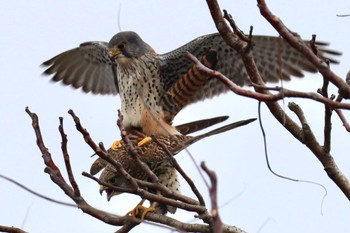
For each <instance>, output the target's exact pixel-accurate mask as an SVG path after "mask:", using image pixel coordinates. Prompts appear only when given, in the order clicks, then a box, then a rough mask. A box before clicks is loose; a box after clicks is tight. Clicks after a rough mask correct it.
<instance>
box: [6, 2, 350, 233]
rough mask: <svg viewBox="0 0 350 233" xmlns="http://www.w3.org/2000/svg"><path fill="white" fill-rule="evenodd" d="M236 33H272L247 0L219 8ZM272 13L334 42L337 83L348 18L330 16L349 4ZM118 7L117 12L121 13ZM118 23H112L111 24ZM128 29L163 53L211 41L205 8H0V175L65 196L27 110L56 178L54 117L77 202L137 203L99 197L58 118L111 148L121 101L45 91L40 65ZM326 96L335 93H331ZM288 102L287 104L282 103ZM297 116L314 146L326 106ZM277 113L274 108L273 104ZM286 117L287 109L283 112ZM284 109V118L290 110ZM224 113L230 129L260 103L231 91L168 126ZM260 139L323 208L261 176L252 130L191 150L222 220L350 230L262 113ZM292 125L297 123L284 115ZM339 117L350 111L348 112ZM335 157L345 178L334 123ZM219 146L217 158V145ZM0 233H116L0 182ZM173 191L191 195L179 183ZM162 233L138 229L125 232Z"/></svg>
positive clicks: (312, 165)
mask: <svg viewBox="0 0 350 233" xmlns="http://www.w3.org/2000/svg"><path fill="white" fill-rule="evenodd" d="M220 4H221V6H222V8H225V9H227V10H228V11H229V12H230V13H231V14H232V15H233V17H234V18H235V20H236V22H237V23H238V25H239V26H240V27H241V29H242V30H245V31H246V32H248V30H249V26H250V25H253V26H254V33H255V34H267V35H277V34H276V32H275V31H274V30H273V28H272V27H271V26H270V25H269V24H268V23H267V22H265V20H264V19H263V18H262V17H261V16H260V14H259V11H258V8H257V7H256V4H257V3H256V1H254V0H249V1H237V0H236V1H228V0H227V1H220ZM268 4H269V6H270V8H271V10H272V11H273V12H274V13H275V14H277V15H278V16H280V17H281V18H282V19H283V20H284V22H285V24H286V25H288V26H289V28H290V29H292V30H294V31H297V32H298V33H299V34H300V35H302V36H303V37H304V38H305V39H309V38H311V35H312V34H317V36H318V39H319V40H322V41H329V42H331V48H333V49H335V50H340V51H342V52H343V56H342V57H340V58H339V60H340V61H341V63H340V65H337V66H334V67H332V68H333V70H334V71H335V72H337V73H338V74H339V75H340V76H342V77H345V74H346V73H347V71H348V70H349V60H350V50H349V45H348V41H349V33H350V27H349V24H350V18H339V17H336V14H347V13H350V2H349V1H348V0H335V1H320V0H309V1H302V0H294V1H286V0H284V1H283V0H282V1H281V0H279V1H277V0H270V1H268ZM120 7H121V11H120V12H121V14H120V16H119V15H118V12H119V8H120ZM118 20H120V22H119V23H118ZM118 24H120V25H121V29H122V30H133V31H136V32H138V33H139V34H140V36H142V37H143V39H144V40H145V41H146V42H147V43H149V44H150V45H151V46H152V47H153V48H154V49H155V50H156V51H158V52H159V53H164V52H167V51H170V50H172V49H175V48H177V47H178V46H180V45H182V44H184V43H186V42H188V41H190V40H192V39H194V38H196V37H198V36H200V35H203V34H208V33H212V32H215V31H216V29H215V27H214V24H213V23H212V20H211V17H210V14H209V11H208V9H207V6H206V3H205V1H199V0H193V1H185V0H182V1H168V0H166V1H165V0H163V1H160V0H149V1H141V0H138V1H112V0H105V1H97V0H95V1H91V0H90V1H86V0H84V1H82V0H79V1H78V0H77V1H67V0H64V1H44V0H37V1H25V0H18V1H6V2H3V4H2V7H1V8H0V26H1V37H0V49H1V50H0V51H1V56H0V66H1V69H0V70H1V71H0V72H1V79H2V82H3V88H2V90H1V91H0V99H1V101H0V105H1V108H0V109H1V121H0V134H1V139H2V140H1V142H0V147H1V148H2V153H1V162H0V173H1V174H4V175H7V176H9V177H12V178H13V179H16V180H17V181H19V182H21V183H22V184H24V185H26V186H28V187H30V188H32V189H34V190H36V191H37V192H40V193H41V194H44V195H47V196H50V197H52V198H55V199H59V200H61V201H66V202H70V199H68V197H66V196H65V194H64V193H63V192H62V191H61V190H60V189H59V188H58V187H57V186H56V185H55V184H53V183H52V182H51V180H50V178H49V176H48V175H47V174H45V173H44V172H43V169H44V165H43V161H42V158H41V154H40V152H39V150H38V149H37V147H36V144H35V136H34V132H33V129H32V127H31V120H30V118H29V117H28V116H27V114H26V113H25V112H24V108H25V106H29V107H30V109H31V110H32V111H33V112H36V113H37V114H38V115H39V117H40V124H41V130H42V133H43V136H44V139H45V143H46V146H47V147H48V148H49V150H50V152H51V153H52V155H53V157H54V159H55V161H56V162H57V164H58V165H59V166H60V168H61V169H62V172H63V173H64V166H63V160H62V156H61V152H60V142H61V141H60V135H59V133H58V130H57V126H58V117H59V116H63V117H64V119H65V122H64V124H65V130H66V133H67V134H68V139H69V144H68V146H69V151H70V155H71V161H72V166H73V169H74V172H75V176H76V178H77V181H78V184H79V185H80V188H81V192H82V195H83V196H84V198H85V199H86V200H87V201H88V202H89V203H90V204H92V205H93V206H95V207H97V208H101V209H104V210H107V211H110V212H114V213H116V214H124V213H126V212H127V211H128V210H130V209H131V208H133V207H134V205H135V204H136V203H137V202H138V201H139V198H138V197H134V196H131V195H127V194H124V195H121V196H118V197H115V198H113V199H112V200H111V202H107V201H106V199H105V196H103V197H101V196H100V195H99V193H98V185H97V184H96V183H94V182H93V181H91V180H89V179H87V178H84V177H82V176H81V175H80V174H81V172H82V171H88V169H89V167H90V165H91V163H92V161H93V159H91V158H90V155H91V154H92V153H93V152H92V150H91V149H90V148H89V147H88V146H87V145H86V144H85V143H84V140H83V139H82V137H81V136H80V134H79V133H78V132H77V131H76V130H75V127H74V123H73V122H72V120H71V118H70V116H69V115H68V114H67V111H68V109H70V108H72V109H74V110H75V112H76V114H78V115H79V116H80V118H81V121H82V123H83V124H84V126H85V127H86V128H87V129H88V130H89V131H90V133H91V136H92V137H93V139H95V140H96V141H103V142H105V144H106V145H109V144H110V143H111V142H112V141H113V140H115V139H117V138H118V137H119V131H118V130H117V126H116V124H115V121H116V115H117V113H116V112H117V109H118V108H119V107H120V100H119V97H114V96H94V95H91V94H84V93H83V92H82V91H77V90H73V89H72V88H71V87H65V86H63V85H61V84H56V83H52V82H50V81H49V78H47V77H44V76H41V73H42V71H43V69H42V68H41V67H39V65H40V64H41V63H42V62H43V61H45V60H47V59H49V58H51V57H53V56H54V55H56V54H58V53H60V52H63V51H65V50H68V49H71V48H73V47H76V46H78V45H79V44H80V43H81V42H84V41H89V40H101V41H109V39H110V38H111V37H112V36H113V35H114V34H115V33H116V32H118V31H119V28H118ZM321 84H322V77H321V76H320V75H310V74H307V75H306V77H305V79H303V80H294V81H293V82H292V83H284V85H285V86H287V87H290V88H295V89H298V90H304V91H316V89H317V88H318V87H320V85H321ZM333 92H334V93H335V94H336V92H335V90H334V89H333ZM289 101H292V100H291V99H286V100H285V105H287V103H288V102H289ZM293 101H295V102H297V103H299V104H300V106H301V107H302V108H303V109H304V110H305V113H306V117H307V118H308V119H309V121H310V124H311V126H312V127H313V129H314V131H315V133H316V135H317V137H318V138H319V139H320V140H321V142H322V137H323V136H322V135H323V134H322V133H323V131H322V130H323V128H322V126H323V106H322V105H321V104H315V103H314V102H312V101H302V100H299V99H294V100H293ZM281 104H283V103H282V102H281ZM285 108H287V107H285ZM287 112H288V113H289V114H291V113H290V111H288V109H287ZM218 115H229V116H230V119H229V121H236V120H240V119H245V118H251V117H257V102H256V101H255V100H251V99H246V98H243V97H239V96H236V95H235V94H233V93H228V94H225V95H222V96H220V97H217V98H214V99H213V100H210V101H205V102H202V103H199V104H195V105H193V106H189V107H188V108H186V109H185V110H184V111H183V112H181V113H180V114H179V115H178V116H177V118H176V122H177V123H184V122H188V121H191V120H196V119H202V118H207V117H213V116H218ZM262 116H263V121H264V125H265V130H266V132H267V140H268V149H269V156H270V161H271V165H272V167H273V168H274V169H275V171H276V172H278V173H280V174H283V175H286V176H290V177H293V178H298V179H304V180H310V181H314V182H319V183H321V184H322V185H324V186H325V187H326V188H327V191H328V195H327V196H326V197H325V200H324V203H323V215H322V214H321V201H322V197H323V195H324V191H323V189H322V188H320V187H319V186H316V185H311V184H305V183H294V182H290V181H286V180H282V179H279V178H277V177H275V176H273V175H272V174H271V173H270V172H269V171H268V169H267V167H266V163H265V158H264V154H263V142H262V137H261V132H260V129H259V126H258V124H257V123H253V124H251V125H248V126H246V127H243V128H240V129H237V130H235V131H232V132H228V133H225V134H222V135H218V136H215V137H213V138H211V139H210V140H203V141H201V142H199V143H197V144H195V145H193V146H191V147H190V151H191V153H192V154H193V155H194V156H195V158H196V160H197V162H198V163H200V161H206V163H207V165H208V166H209V167H210V168H211V169H214V170H215V171H216V172H217V175H218V179H219V203H221V204H224V203H226V202H227V201H228V200H231V199H232V198H234V197H235V196H237V195H239V194H241V195H239V196H238V197H237V198H235V199H234V200H231V201H230V202H229V204H227V205H225V206H224V207H222V208H221V209H220V214H221V217H222V219H223V221H224V222H225V223H227V224H232V225H235V226H238V227H241V228H242V229H244V230H246V231H248V232H251V233H252V232H258V230H259V229H260V228H261V227H262V226H263V225H264V223H266V225H264V227H263V228H262V229H261V231H260V232H269V233H274V232H276V233H277V232H285V233H289V232H324V233H326V232H349V231H350V224H349V217H350V206H349V201H348V200H347V199H346V197H345V196H344V195H343V194H342V192H341V191H340V190H339V189H338V188H337V187H336V186H335V184H334V183H333V182H332V181H330V180H329V179H328V177H327V175H326V173H325V172H324V171H323V168H322V167H321V166H320V163H319V162H318V161H317V159H316V158H315V157H314V155H313V154H311V152H310V151H309V150H307V149H306V147H305V146H303V145H301V144H300V143H298V142H297V141H296V140H295V139H294V138H293V137H292V136H291V135H289V134H288V133H287V132H286V131H285V130H284V129H283V127H282V126H280V125H279V123H277V122H276V120H275V119H274V118H272V117H271V114H270V113H269V111H268V110H267V109H266V108H265V107H263V110H262ZM291 116H292V117H293V118H294V119H295V117H294V116H293V114H291ZM346 116H348V113H346ZM332 137H333V141H332V143H333V144H332V151H331V152H332V155H333V156H334V157H335V160H336V162H337V163H338V165H339V167H340V168H341V169H342V170H343V172H344V173H345V174H346V175H347V176H348V177H350V157H349V155H348V151H349V144H347V143H345V142H347V141H348V140H349V135H348V133H346V132H345V130H344V129H343V127H342V124H341V122H340V121H339V120H338V119H337V116H336V115H334V116H333V133H332ZM215 145H220V148H221V149H220V150H217V148H215ZM177 159H178V162H179V163H180V164H181V165H182V166H183V169H184V170H185V171H187V172H188V173H189V174H190V176H191V177H192V178H193V180H194V181H195V182H196V183H197V185H198V187H199V189H200V190H201V192H202V194H203V195H204V196H205V198H206V202H207V203H208V208H210V206H209V203H210V202H209V199H208V190H207V189H206V188H205V186H204V183H203V181H202V180H201V178H200V176H199V175H198V173H197V172H196V170H195V169H194V165H193V164H192V162H191V160H190V158H189V157H188V155H187V154H186V153H184V152H183V153H181V154H179V155H177ZM0 187H1V188H0V193H1V201H0V224H1V225H9V226H11V225H13V226H17V227H22V228H23V229H24V230H26V231H29V232H35V233H40V232H51V233H56V232H87V233H89V232H97V231H98V232H114V231H115V230H116V229H117V228H116V227H114V226H108V225H106V224H104V223H102V222H100V221H98V220H96V219H94V218H92V217H90V216H88V215H86V214H83V213H82V212H81V211H80V210H78V209H74V208H68V207H65V206H60V205H57V204H54V203H51V202H48V201H45V200H43V199H40V198H38V197H36V196H33V195H32V194H29V193H28V192H26V191H24V190H23V189H20V188H19V187H17V186H15V185H13V184H11V183H9V182H7V181H5V180H2V179H0ZM182 192H183V193H184V194H187V195H190V196H193V195H192V193H191V192H190V190H189V189H188V186H187V184H185V183H184V182H182ZM175 217H177V218H179V219H181V220H183V221H192V220H193V214H191V213H190V214H188V213H184V212H183V211H178V213H177V214H176V216H175ZM151 231H153V232H154V231H157V232H158V231H159V232H161V231H162V232H168V231H167V230H163V229H154V227H153V226H150V225H146V224H143V225H141V226H138V227H137V228H136V229H134V231H133V232H151Z"/></svg>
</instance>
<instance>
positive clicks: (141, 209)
mask: <svg viewBox="0 0 350 233" xmlns="http://www.w3.org/2000/svg"><path fill="white" fill-rule="evenodd" d="M144 201H145V199H143V200H142V201H141V202H140V203H139V204H137V206H136V207H135V208H134V209H132V210H130V211H129V212H128V213H127V214H126V215H131V216H133V217H134V218H136V217H137V216H138V215H139V214H140V213H141V212H142V214H141V221H143V220H144V219H145V216H146V214H147V213H148V212H153V211H155V210H156V205H157V203H156V202H154V203H152V205H151V206H150V207H148V208H146V207H144V206H143V205H142V204H143V202H144Z"/></svg>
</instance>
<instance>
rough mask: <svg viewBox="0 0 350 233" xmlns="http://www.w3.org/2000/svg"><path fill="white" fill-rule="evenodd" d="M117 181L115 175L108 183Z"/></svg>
mask: <svg viewBox="0 0 350 233" xmlns="http://www.w3.org/2000/svg"><path fill="white" fill-rule="evenodd" d="M118 47H119V46H118ZM115 181H116V179H115V177H113V178H110V179H109V180H108V184H114V183H115Z"/></svg>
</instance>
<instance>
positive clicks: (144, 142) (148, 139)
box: [137, 137, 152, 147]
mask: <svg viewBox="0 0 350 233" xmlns="http://www.w3.org/2000/svg"><path fill="white" fill-rule="evenodd" d="M151 141H152V138H151V137H145V138H144V139H142V140H141V141H139V142H138V143H137V146H138V147H141V146H144V145H147V144H148V143H150V142H151Z"/></svg>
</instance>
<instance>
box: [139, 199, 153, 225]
mask: <svg viewBox="0 0 350 233" xmlns="http://www.w3.org/2000/svg"><path fill="white" fill-rule="evenodd" d="M156 205H157V202H153V203H152V205H151V206H150V207H148V208H145V207H143V208H144V209H143V212H142V215H141V221H143V220H144V219H145V217H146V214H147V213H148V212H153V211H155V210H156Z"/></svg>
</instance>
